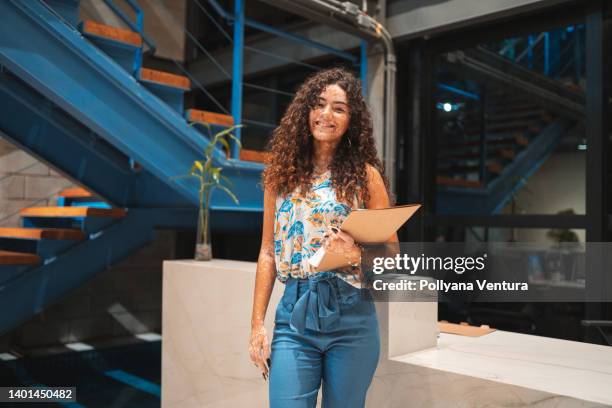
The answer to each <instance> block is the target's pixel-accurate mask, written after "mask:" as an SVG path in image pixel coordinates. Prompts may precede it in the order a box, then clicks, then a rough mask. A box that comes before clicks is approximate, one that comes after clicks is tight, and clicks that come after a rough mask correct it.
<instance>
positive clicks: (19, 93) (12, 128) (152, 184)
mask: <svg viewBox="0 0 612 408" xmlns="http://www.w3.org/2000/svg"><path fill="white" fill-rule="evenodd" d="M0 110H1V111H2V115H0V134H3V136H4V137H6V138H7V139H9V140H11V141H12V142H13V143H15V144H16V145H18V146H19V147H21V148H22V149H23V150H25V151H27V152H28V153H30V154H32V155H33V156H35V157H37V158H39V159H41V160H43V161H45V162H47V163H49V165H51V166H52V167H54V168H55V169H57V170H58V171H60V172H62V173H63V174H64V175H66V176H67V177H69V178H71V179H72V180H73V181H75V182H77V183H78V184H81V185H86V186H87V187H88V189H89V190H91V191H93V192H95V193H97V194H99V195H100V196H102V197H104V198H105V199H107V200H108V201H109V202H111V203H112V204H114V205H116V206H119V207H127V206H155V207H169V206H171V207H177V206H188V205H191V202H190V200H189V199H188V198H186V197H183V196H181V195H180V194H179V193H177V192H176V191H175V190H174V189H172V188H170V187H169V186H168V185H167V184H165V183H162V182H161V181H160V180H159V179H157V178H156V177H154V176H153V175H152V174H151V173H150V172H148V171H147V170H146V169H143V170H142V171H140V172H139V173H134V172H133V171H132V170H131V169H130V167H129V162H128V158H127V157H126V156H124V155H123V154H121V153H120V152H118V151H117V150H115V149H114V148H112V147H111V146H109V145H108V144H107V143H106V142H105V141H104V140H101V139H100V138H99V137H97V136H96V135H94V134H92V133H91V132H90V131H89V129H87V128H85V127H84V126H82V125H80V124H79V123H78V122H76V121H74V120H73V119H71V118H69V117H67V116H66V115H65V114H64V113H63V112H62V111H61V110H60V109H59V108H57V107H55V106H53V104H52V103H50V102H49V101H47V100H45V99H44V97H43V96H42V95H40V94H37V93H36V92H34V91H33V90H32V89H31V88H29V87H27V86H26V85H25V84H23V83H22V82H21V81H20V80H18V79H17V78H15V77H13V76H12V75H10V74H9V73H8V72H6V71H5V72H2V73H0Z"/></svg>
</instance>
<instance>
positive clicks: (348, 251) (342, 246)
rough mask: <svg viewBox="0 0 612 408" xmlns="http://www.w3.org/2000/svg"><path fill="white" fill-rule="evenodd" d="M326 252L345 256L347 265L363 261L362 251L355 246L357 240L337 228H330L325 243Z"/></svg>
mask: <svg viewBox="0 0 612 408" xmlns="http://www.w3.org/2000/svg"><path fill="white" fill-rule="evenodd" d="M323 246H324V248H325V250H327V251H330V252H335V253H338V254H342V255H344V257H345V258H347V264H349V261H350V263H359V261H360V259H361V249H359V247H358V246H357V245H355V240H354V239H353V237H351V236H350V235H349V234H347V233H346V232H344V231H340V230H339V229H337V228H333V227H328V228H327V233H326V234H325V240H324V241H323Z"/></svg>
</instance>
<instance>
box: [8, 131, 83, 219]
mask: <svg viewBox="0 0 612 408" xmlns="http://www.w3.org/2000/svg"><path fill="white" fill-rule="evenodd" d="M73 185H74V184H73V183H71V182H70V180H68V179H66V178H64V177H62V176H61V175H60V174H58V173H56V172H55V171H53V170H52V169H51V168H50V167H49V166H46V165H45V164H44V163H41V162H39V161H38V160H37V159H35V158H34V157H32V156H30V155H29V154H27V153H26V152H24V151H21V150H19V149H17V148H16V147H14V146H13V145H11V144H10V143H8V142H7V141H5V140H3V139H0V227H17V226H19V215H18V212H19V210H20V209H22V208H24V207H32V206H47V205H56V201H55V200H56V198H57V193H58V192H59V191H61V190H63V189H64V188H67V187H72V186H73Z"/></svg>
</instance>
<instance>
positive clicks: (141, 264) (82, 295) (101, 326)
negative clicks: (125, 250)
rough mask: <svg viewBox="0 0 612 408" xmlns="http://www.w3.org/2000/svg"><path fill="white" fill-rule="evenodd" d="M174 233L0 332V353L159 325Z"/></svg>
mask: <svg viewBox="0 0 612 408" xmlns="http://www.w3.org/2000/svg"><path fill="white" fill-rule="evenodd" d="M175 242H176V233H175V232H174V231H170V230H158V231H157V238H156V240H155V241H154V242H152V243H151V244H149V245H148V246H146V247H144V248H142V249H141V250H139V251H138V252H136V253H134V254H133V255H131V256H130V257H128V258H127V259H125V260H123V261H122V262H120V263H118V264H117V265H115V266H113V267H111V268H110V269H109V270H107V271H105V272H101V273H100V274H98V275H96V277H94V278H93V279H92V280H90V281H89V282H88V283H86V284H85V285H83V286H82V287H80V288H78V289H76V290H74V291H72V292H70V293H69V294H68V295H67V296H66V297H65V298H64V299H62V300H61V301H59V302H58V303H56V304H55V305H53V306H51V307H49V308H47V309H45V310H44V311H43V312H42V313H40V314H38V315H37V316H35V317H34V318H32V319H31V320H29V321H28V322H26V323H25V324H23V325H21V326H20V327H18V328H17V329H15V330H13V331H12V332H10V333H8V334H6V335H4V336H1V337H0V352H2V351H3V349H2V347H3V346H4V350H7V349H9V348H10V349H13V350H17V351H19V350H28V349H32V348H38V347H45V346H53V345H57V344H62V343H68V342H74V341H83V342H87V341H88V340H97V339H109V338H113V337H125V336H131V335H133V334H138V333H146V332H156V333H160V330H161V293H162V262H163V260H164V259H173V258H174V257H175Z"/></svg>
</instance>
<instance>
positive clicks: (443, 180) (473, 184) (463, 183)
mask: <svg viewBox="0 0 612 408" xmlns="http://www.w3.org/2000/svg"><path fill="white" fill-rule="evenodd" d="M436 183H437V184H439V185H442V186H453V187H468V188H481V187H482V186H483V185H482V183H481V182H480V181H476V180H464V179H454V178H450V177H444V176H437V177H436Z"/></svg>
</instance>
